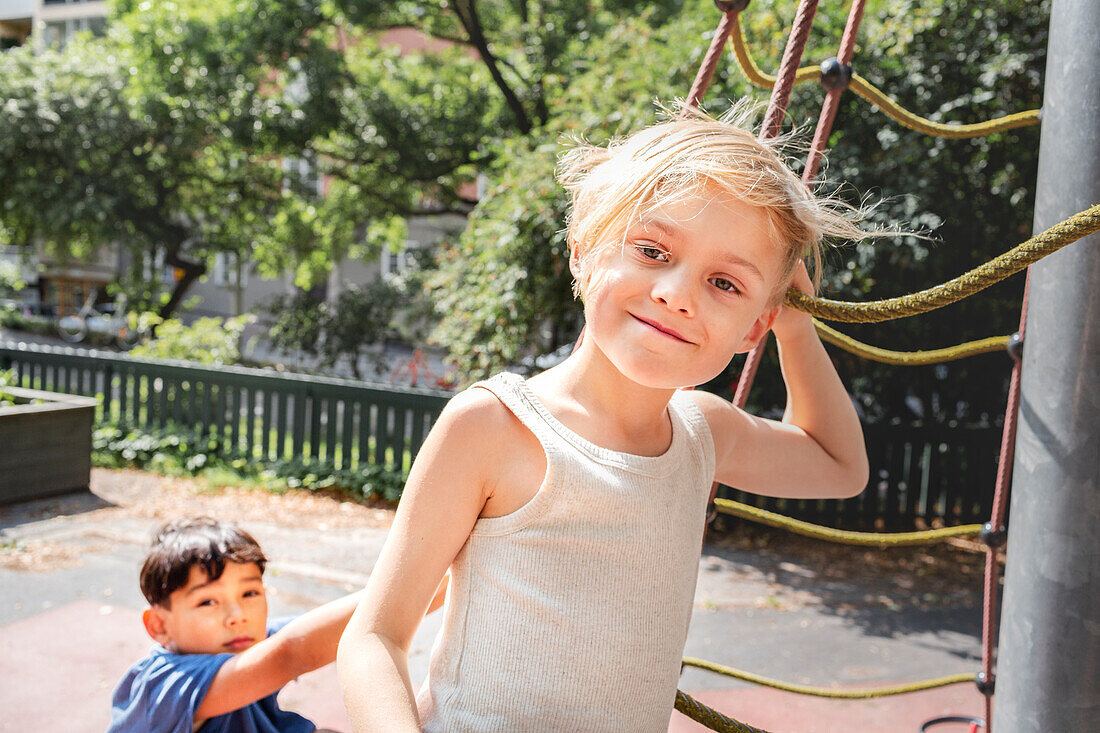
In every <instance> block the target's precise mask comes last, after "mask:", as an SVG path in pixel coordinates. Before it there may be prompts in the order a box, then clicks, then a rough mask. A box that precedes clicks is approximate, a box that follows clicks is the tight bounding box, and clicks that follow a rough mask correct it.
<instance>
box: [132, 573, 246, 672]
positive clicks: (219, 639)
mask: <svg viewBox="0 0 1100 733" xmlns="http://www.w3.org/2000/svg"><path fill="white" fill-rule="evenodd" d="M144 621H145V628H146V630H147V631H148V632H149V635H150V636H151V637H153V639H154V640H156V641H157V642H158V643H160V644H161V645H162V646H164V647H165V648H166V649H168V650H170V651H174V652H177V653H180V654H222V653H226V652H228V653H232V654H236V653H238V652H243V651H244V650H245V649H248V648H249V647H251V646H252V645H253V644H255V643H256V642H258V641H261V640H262V639H264V638H265V637H266V636H267V594H266V591H265V590H264V583H263V575H262V573H261V572H260V567H259V566H258V565H257V564H256V563H237V562H227V563H226V564H225V570H224V571H223V572H222V574H221V576H220V577H219V578H218V579H217V580H211V579H210V577H209V575H207V573H206V571H205V570H204V569H203V568H202V567H201V566H197V565H195V566H192V567H191V571H190V575H189V577H188V579H187V583H186V584H185V585H184V586H183V587H182V588H179V589H178V590H176V591H173V593H172V594H171V596H169V603H168V606H167V607H165V606H153V607H152V608H150V609H148V610H147V611H146V612H145V616H144Z"/></svg>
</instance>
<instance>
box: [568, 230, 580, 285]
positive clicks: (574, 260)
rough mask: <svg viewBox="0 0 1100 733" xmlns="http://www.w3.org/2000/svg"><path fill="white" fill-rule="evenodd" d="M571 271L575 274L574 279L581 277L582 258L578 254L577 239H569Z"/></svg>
mask: <svg viewBox="0 0 1100 733" xmlns="http://www.w3.org/2000/svg"><path fill="white" fill-rule="evenodd" d="M569 245H570V246H569V272H571V273H572V274H573V279H574V280H578V281H579V280H580V279H581V258H580V256H579V255H577V240H575V239H570V240H569Z"/></svg>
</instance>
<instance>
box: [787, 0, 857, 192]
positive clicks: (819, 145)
mask: <svg viewBox="0 0 1100 733" xmlns="http://www.w3.org/2000/svg"><path fill="white" fill-rule="evenodd" d="M865 2H866V0H855V2H853V3H852V9H851V10H850V11H848V22H847V23H846V24H845V26H844V35H843V36H842V37H841V39H840V48H839V49H838V50H837V54H836V58H837V61H838V62H839V63H840V65H841V66H847V65H849V64H850V63H852V54H853V53H854V52H855V48H856V34H857V33H859V24H860V22H861V21H862V20H863V7H864V4H865ZM842 94H844V89H843V88H839V89H830V90H829V92H828V94H826V95H825V101H824V102H823V103H822V105H821V114H820V115H819V116H818V118H817V129H816V130H814V141H813V143H811V144H810V155H809V158H807V160H806V169H805V170H804V171H803V172H802V182H803V183H805V184H806V185H807V186H809V185H810V184H812V183H813V180H814V179H815V178H817V171H818V168H819V167H820V165H821V158H822V156H823V155H824V154H825V144H826V143H827V142H828V141H829V134H830V133H831V132H832V131H833V121H834V120H835V119H836V111H837V110H838V109H839V108H840V97H841V95H842Z"/></svg>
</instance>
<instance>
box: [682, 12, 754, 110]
mask: <svg viewBox="0 0 1100 733" xmlns="http://www.w3.org/2000/svg"><path fill="white" fill-rule="evenodd" d="M738 12H740V11H736V10H734V11H731V12H728V13H722V19H721V20H720V21H718V27H717V28H715V29H714V38H712V39H711V41H710V48H708V49H707V53H706V55H705V56H703V63H702V64H701V65H700V66H699V71H698V73H696V75H695V81H694V82H692V85H691V91H690V92H688V96H687V103H686V104H685V105H684V110H683V111H682V112H681V113H680V117H681V119H682V118H684V117H685V116H686V115H687V114H688V109H689V108H691V107H698V106H699V102H701V101H702V99H703V95H704V94H706V92H707V87H708V86H710V80H711V77H713V76H714V71H715V69H717V68H718V62H719V61H720V60H721V59H722V52H723V50H725V47H726V41H727V40H728V39H729V36H730V30H732V28H733V20H734V18H736V17H737V14H738Z"/></svg>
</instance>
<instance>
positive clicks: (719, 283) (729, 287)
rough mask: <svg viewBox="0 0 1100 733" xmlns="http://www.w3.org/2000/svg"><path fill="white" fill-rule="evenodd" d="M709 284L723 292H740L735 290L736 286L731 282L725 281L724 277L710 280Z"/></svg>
mask: <svg viewBox="0 0 1100 733" xmlns="http://www.w3.org/2000/svg"><path fill="white" fill-rule="evenodd" d="M711 283H712V284H713V285H714V287H716V288H718V289H719V290H724V291H726V292H733V293H736V292H740V291H738V290H737V286H736V285H734V284H733V283H732V282H730V281H729V280H727V279H726V278H724V277H716V278H712V279H711Z"/></svg>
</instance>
